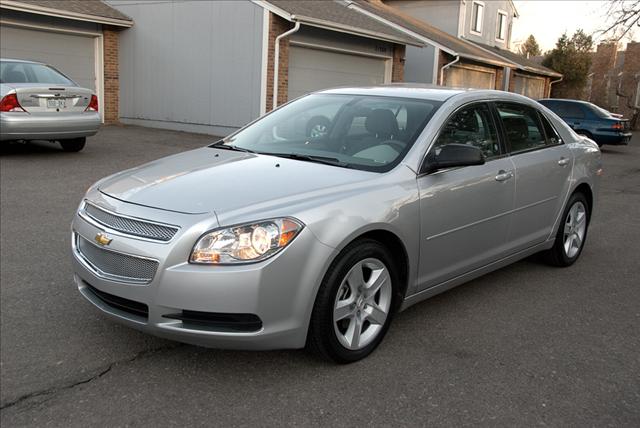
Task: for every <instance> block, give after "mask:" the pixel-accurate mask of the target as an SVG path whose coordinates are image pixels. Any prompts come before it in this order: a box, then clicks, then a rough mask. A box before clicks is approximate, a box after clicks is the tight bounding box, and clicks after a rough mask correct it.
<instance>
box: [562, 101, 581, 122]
mask: <svg viewBox="0 0 640 428" xmlns="http://www.w3.org/2000/svg"><path fill="white" fill-rule="evenodd" d="M563 110H564V114H563V116H566V117H572V118H576V119H582V118H584V111H583V110H582V108H581V107H580V106H579V105H577V104H573V103H564V106H563Z"/></svg>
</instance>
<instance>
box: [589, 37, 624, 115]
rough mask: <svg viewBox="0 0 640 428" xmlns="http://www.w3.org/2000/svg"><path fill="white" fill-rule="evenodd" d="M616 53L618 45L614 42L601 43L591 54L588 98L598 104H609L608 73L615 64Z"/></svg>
mask: <svg viewBox="0 0 640 428" xmlns="http://www.w3.org/2000/svg"><path fill="white" fill-rule="evenodd" d="M617 53H618V46H617V44H616V43H601V44H599V45H598V48H597V50H596V53H595V54H594V56H593V64H592V66H591V71H592V72H593V76H592V81H591V82H592V83H591V96H590V97H589V100H590V101H591V102H592V103H595V104H598V105H599V106H603V107H604V106H609V93H608V90H607V89H608V87H609V84H608V82H609V78H608V77H609V76H608V74H609V70H611V69H612V68H613V67H614V66H615V63H616V55H617ZM604 108H610V107H604Z"/></svg>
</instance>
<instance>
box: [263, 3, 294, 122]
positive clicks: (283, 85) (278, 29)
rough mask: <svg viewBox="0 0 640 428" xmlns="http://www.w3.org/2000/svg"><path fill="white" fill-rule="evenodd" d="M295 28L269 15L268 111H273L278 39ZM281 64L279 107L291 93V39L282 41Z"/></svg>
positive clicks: (277, 17)
mask: <svg viewBox="0 0 640 428" xmlns="http://www.w3.org/2000/svg"><path fill="white" fill-rule="evenodd" d="M291 28H293V24H292V23H291V22H289V21H287V20H285V19H284V18H281V17H279V16H277V15H274V14H273V13H269V48H268V52H267V100H266V104H267V105H266V108H267V110H266V111H271V110H272V109H273V64H274V58H275V46H276V37H278V36H279V35H280V34H282V33H284V32H285V31H287V30H289V29H291ZM278 62H279V63H280V65H279V69H278V105H280V104H284V103H286V102H287V95H288V91H289V37H285V38H283V39H280V60H279V61H278Z"/></svg>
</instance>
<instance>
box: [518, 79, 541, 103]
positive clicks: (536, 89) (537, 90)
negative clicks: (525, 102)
mask: <svg viewBox="0 0 640 428" xmlns="http://www.w3.org/2000/svg"><path fill="white" fill-rule="evenodd" d="M514 84H515V93H516V94H520V95H525V96H527V97H530V98H533V99H534V100H539V99H540V98H544V79H541V78H535V77H527V76H523V75H521V74H516V75H515V80H514Z"/></svg>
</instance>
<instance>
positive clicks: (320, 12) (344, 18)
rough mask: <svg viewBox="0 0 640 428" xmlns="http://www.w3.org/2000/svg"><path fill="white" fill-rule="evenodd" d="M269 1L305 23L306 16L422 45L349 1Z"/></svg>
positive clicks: (382, 36) (381, 36) (355, 30)
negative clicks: (359, 9) (359, 10)
mask: <svg viewBox="0 0 640 428" xmlns="http://www.w3.org/2000/svg"><path fill="white" fill-rule="evenodd" d="M268 3H270V4H272V5H273V6H275V7H277V8H279V9H281V10H283V11H285V12H287V13H288V14H290V15H294V16H295V18H296V20H299V21H301V22H302V23H304V21H305V18H312V19H313V20H319V21H324V22H327V23H335V24H338V25H339V26H342V27H345V28H351V29H353V30H354V32H360V33H362V34H365V35H366V34H369V35H378V36H380V37H379V38H382V39H385V40H390V41H399V42H401V43H407V44H411V45H417V46H422V45H424V43H423V42H421V41H419V40H417V39H415V38H413V37H411V36H409V35H407V34H406V33H405V32H403V31H399V30H396V29H395V28H393V27H391V26H389V25H386V24H384V23H382V22H380V21H378V20H377V19H374V18H371V17H370V16H367V15H365V14H363V13H361V12H358V11H356V10H353V9H351V8H349V3H348V2H346V1H340V0H331V1H292V0H268Z"/></svg>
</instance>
